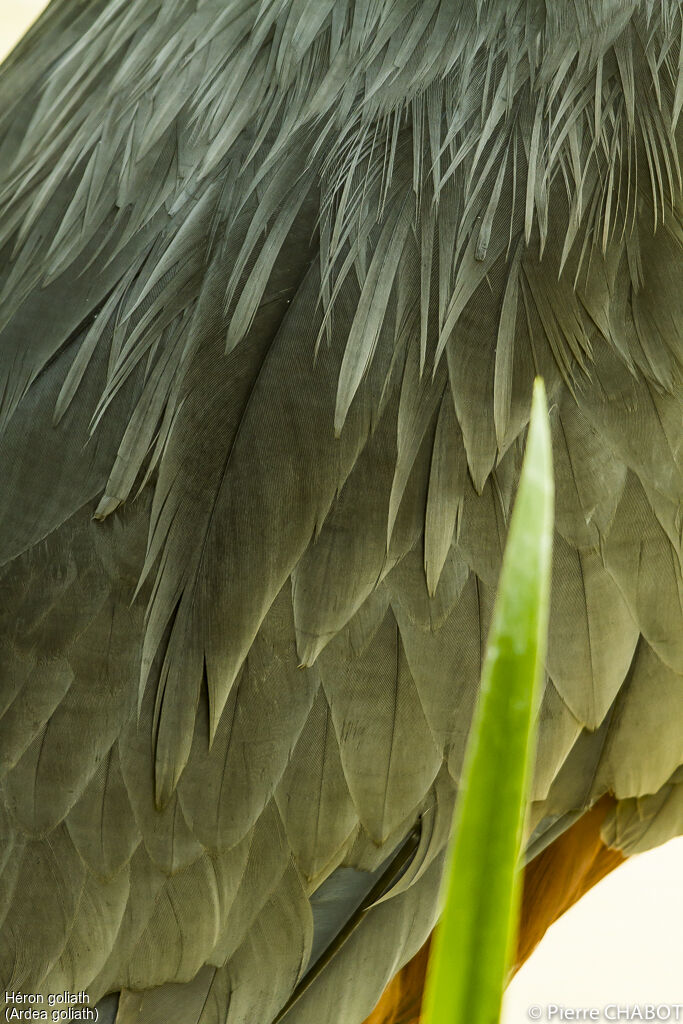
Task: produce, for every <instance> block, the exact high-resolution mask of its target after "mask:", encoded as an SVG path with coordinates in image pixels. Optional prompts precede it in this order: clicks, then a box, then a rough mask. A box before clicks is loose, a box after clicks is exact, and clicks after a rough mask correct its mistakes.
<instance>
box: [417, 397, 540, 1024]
mask: <svg viewBox="0 0 683 1024" xmlns="http://www.w3.org/2000/svg"><path fill="white" fill-rule="evenodd" d="M553 499H554V489H553V476H552V454H551V442H550V426H549V422H548V413H547V407H546V400H545V390H544V387H543V383H542V381H540V380H537V381H536V383H535V385H534V397H533V404H532V415H531V422H530V426H529V434H528V439H527V447H526V454H525V458H524V465H523V468H522V474H521V478H520V484H519V490H518V493H517V499H516V501H515V508H514V511H513V515H512V519H511V522H510V531H509V536H508V543H507V545H506V550H505V557H504V560H503V567H502V570H501V576H500V581H499V586H498V595H497V598H496V606H495V609H494V615H493V621H492V624H491V631H490V635H489V643H488V648H487V654H486V659H485V663H484V669H483V674H482V685H481V695H480V699H479V705H478V708H477V712H476V715H475V720H474V723H473V726H472V731H471V735H470V740H469V743H468V749H467V756H466V759H465V766H464V770H463V779H462V782H461V791H460V797H459V800H458V806H457V808H456V814H455V823H454V833H453V842H452V849H451V856H450V865H449V867H448V868H447V896H446V906H445V910H444V914H443V918H442V921H441V923H440V925H439V927H438V929H437V932H436V936H435V941H434V946H433V951H432V956H431V958H430V964H429V974H428V978H427V987H426V992H425V1002H424V1017H423V1019H424V1020H425V1022H426V1024H495V1022H497V1021H498V1019H499V1016H500V1005H501V1000H502V992H503V987H504V984H505V978H506V974H507V970H508V963H509V957H510V954H511V951H512V944H513V941H514V938H515V934H516V925H517V917H518V906H519V892H518V889H519V869H518V864H519V857H520V852H521V842H522V831H523V823H524V813H525V807H526V793H527V788H528V782H529V776H530V770H531V762H532V754H533V750H534V746H535V718H536V711H537V708H538V702H539V695H540V679H541V675H542V669H543V663H544V660H545V649H546V642H547V632H548V614H549V604H550V569H551V556H552V536H553Z"/></svg>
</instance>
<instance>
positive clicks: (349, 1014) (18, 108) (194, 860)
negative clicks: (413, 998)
mask: <svg viewBox="0 0 683 1024" xmlns="http://www.w3.org/2000/svg"><path fill="white" fill-rule="evenodd" d="M682 31H683V10H682V6H681V3H680V0H661V2H658V3H653V2H651V0H629V2H626V3H624V2H623V0H620V2H616V0H603V2H600V3H594V2H593V3H588V2H587V0H575V2H573V3H571V4H564V3H561V4H557V3H549V2H548V3H545V2H543V0H514V2H507V3H505V2H502V0H476V2H472V3H453V2H445V0H419V2H418V0H88V2H86V0H76V2H74V0H53V2H52V3H51V4H50V5H49V7H48V9H47V10H46V12H45V13H44V14H43V16H42V17H41V18H40V19H39V20H38V21H37V22H36V24H35V25H34V26H33V27H32V29H31V30H30V31H29V33H28V34H27V36H26V37H25V39H24V40H23V41H22V42H21V43H20V44H19V46H18V47H17V48H16V50H15V51H14V53H13V54H12V55H11V56H10V57H9V58H8V60H7V61H6V62H5V64H4V65H3V66H2V68H0V461H1V462H2V467H3V468H2V474H3V476H2V479H3V487H2V489H1V490H0V589H1V595H2V598H1V600H0V619H1V620H2V627H1V628H2V632H1V635H0V834H1V835H2V846H1V849H0V893H1V897H0V979H1V984H2V991H12V990H20V991H26V992H45V993H47V992H54V991H61V990H64V989H69V990H72V991H74V992H78V991H80V990H86V991H87V992H88V994H89V995H90V997H91V999H92V1000H93V1001H96V1000H97V999H100V998H101V997H102V996H105V995H107V994H112V993H121V996H120V999H119V1003H118V1010H117V1016H116V1024H131V1022H133V1021H135V1022H137V1024H155V1022H156V1021H159V1024H161V1022H162V1021H163V1022H164V1024H176V1022H177V1024H195V1022H196V1024H247V1022H248V1024H271V1022H272V1021H273V1020H274V1019H275V1018H276V1017H277V1016H278V1014H279V1013H280V1012H281V1010H282V1008H283V1007H284V1006H285V1005H286V1004H287V1002H288V1000H289V999H290V996H291V994H292V992H293V991H294V990H295V989H297V986H299V985H300V983H301V980H302V978H303V977H304V976H305V975H306V972H307V971H309V969H312V968H313V967H314V966H315V965H312V964H311V963H310V961H311V950H312V949H316V950H317V949H318V946H319V943H318V942H317V940H316V935H318V936H319V934H320V919H319V916H318V918H316V913H317V911H316V900H315V899H312V898H311V897H313V896H314V894H315V893H316V891H318V890H319V889H320V887H321V886H322V885H323V883H325V882H326V881H327V880H328V879H332V882H331V883H330V884H331V885H332V886H333V888H334V887H335V886H336V888H335V891H338V899H339V900H341V901H342V902H343V899H344V895H345V894H344V888H343V886H342V885H341V884H340V883H339V884H338V882H339V879H340V878H347V877H351V876H350V875H347V874H345V872H348V871H349V870H350V869H353V871H355V872H356V873H358V872H367V873H371V872H375V871H376V870H377V869H378V868H379V866H380V865H381V864H383V863H384V862H385V861H387V858H389V857H390V855H391V854H392V852H393V851H394V850H396V849H397V848H398V847H400V845H401V844H402V843H403V842H404V841H405V839H406V837H407V836H409V835H412V834H413V833H414V830H415V829H416V827H418V826H419V842H418V844H417V849H416V852H415V854H414V857H413V860H412V862H411V864H410V866H409V867H408V869H407V870H405V871H404V873H402V874H401V877H400V878H398V877H397V878H396V879H393V882H392V880H391V879H389V880H388V881H387V888H388V891H387V892H385V895H384V896H383V898H382V899H381V900H380V901H379V902H377V903H375V904H374V905H373V906H371V907H370V906H363V907H362V914H361V915H360V916H359V918H358V926H357V927H355V926H354V927H353V928H352V929H349V934H348V937H347V938H346V941H344V942H343V943H342V944H340V945H339V948H336V949H335V950H334V951H333V954H332V953H330V955H328V956H327V959H325V958H324V956H323V966H322V967H321V965H320V964H319V965H318V969H317V971H316V974H315V978H314V980H313V981H312V982H311V983H310V984H309V985H308V986H307V987H306V989H305V991H304V992H303V994H302V995H301V998H299V999H297V1001H296V1003H294V1004H293V1005H292V1006H291V1009H289V1010H288V1012H287V1013H286V1015H285V1017H284V1018H283V1020H284V1021H285V1022H286V1024H308V1022H310V1024H321V1022H325V1021H333V1020H343V1021H345V1022H348V1024H359V1022H361V1021H363V1019H364V1018H365V1017H366V1016H367V1015H368V1014H369V1013H370V1012H371V1011H372V1009H373V1007H374V1006H375V1004H376V1003H377V1001H378V999H379V997H380V995H381V992H382V990H383V989H384V987H385V985H386V984H387V983H388V982H389V981H390V980H391V978H392V977H393V976H394V975H395V974H396V972H397V971H398V970H399V969H400V968H401V967H402V966H403V965H404V964H406V963H407V962H408V961H410V960H411V958H412V957H413V955H414V954H415V953H416V952H417V951H418V950H419V949H420V948H421V947H422V946H423V944H424V942H425V939H426V938H427V936H428V935H429V933H430V931H431V929H432V927H433V925H434V922H435V920H436V917H437V915H438V894H439V882H440V877H441V866H442V859H443V852H444V849H445V845H446V841H447V836H448V829H449V825H450V820H451V812H452V807H453V804H454V800H455V795H456V792H457V785H458V780H459V775H460V770H461V765H462V758H463V752H464V747H465V743H466V739H467V733H468V730H469V724H470V719H471V715H472V711H473V707H474V703H475V700H476V696H477V691H478V684H479V677H480V671H481V664H482V657H483V652H484V649H485V645H486V636H487V631H488V625H489V621H490V616H491V610H492V605H493V598H494V595H495V588H496V583H497V579H498V573H499V570H500V564H501V558H502V551H503V547H504V544H505V538H506V534H507V523H508V518H509V513H510V509H511V506H512V502H513V500H514V495H515V490H516V486H517V480H518V476H519V470H520V465H521V453H522V450H523V446H524V440H525V436H526V427H527V423H528V416H529V408H530V400H531V388H532V384H533V379H534V377H535V376H536V375H537V374H541V375H542V376H543V377H544V378H545V382H546V388H547V391H548V395H549V398H550V404H551V428H552V435H553V456H554V464H555V473H556V493H557V502H556V504H557V518H556V537H555V552H556V556H555V565H554V576H553V589H552V607H551V619H550V640H549V651H548V659H547V665H546V686H545V692H544V697H543V703H542V706H541V709H540V730H539V747H538V754H537V763H536V771H535V776H534V782H533V792H532V798H533V803H532V807H531V815H530V824H529V842H530V846H529V849H530V850H531V849H534V850H535V849H536V847H537V844H538V843H541V844H543V843H545V842H546V841H549V839H550V837H554V836H555V835H557V834H558V833H561V832H562V831H563V830H564V829H565V828H566V827H567V826H568V825H569V824H570V823H571V822H572V821H574V820H576V818H577V817H580V816H581V815H582V814H583V813H584V812H589V809H590V808H591V807H592V806H593V805H594V804H595V803H596V802H597V801H599V800H600V798H602V797H603V796H604V795H605V794H606V793H611V794H613V795H614V798H615V803H614V806H613V807H612V810H611V811H610V813H609V815H608V817H607V819H606V820H605V824H604V827H603V837H604V840H605V841H606V842H607V843H608V844H609V845H610V846H611V847H614V848H618V849H621V850H623V851H624V852H625V853H629V852H632V851H636V850H638V849H642V848H643V847H644V846H645V845H647V844H648V843H650V842H654V841H656V842H663V841H665V840H666V839H667V838H668V837H670V836H672V835H675V834H677V833H679V832H680V831H683V805H682V804H681V800H680V799H679V797H680V793H681V792H683V787H681V786H680V784H679V783H680V781H681V780H680V778H679V776H680V772H681V767H680V766H681V764H682V762H683V746H682V744H683V729H682V728H681V725H682V724H683V681H682V678H681V673H682V672H683V640H682V638H683V629H682V628H681V627H682V626H683V582H682V578H681V553H682V550H681V549H682V530H683V517H682V515H681V496H682V494H683V488H682V486H681V483H682V465H681V463H682V451H681V439H682V436H683V435H682V432H681V413H682V411H683V403H682V397H681V383H682V378H683V373H682V366H683V351H682V346H681V337H682V330H681V328H682V326H683V299H682V295H683V291H682V290H681V287H680V270H681V250H682V247H683V196H682V192H681V175H680V164H679V160H680V152H681V137H680V131H681V129H680V119H679V114H680V110H681V106H682V105H683V64H681V34H682ZM600 806H602V805H600ZM588 820H589V821H590V822H593V821H594V819H593V818H591V819H588ZM591 841H592V840H591ZM614 856H617V854H614ZM337 869H342V873H341V874H337V875H335V872H336V871H337ZM351 888H353V890H354V893H355V892H356V889H357V886H356V885H355V883H354V886H353V887H350V889H349V895H348V899H349V904H348V915H347V917H348V918H349V919H350V918H353V915H354V914H355V912H356V908H357V898H356V896H353V900H352V896H351ZM565 889H566V887H565ZM560 895H561V897H562V899H565V898H568V891H564V889H563V892H562V894H560ZM544 899H545V900H546V903H548V905H549V904H550V903H553V905H554V897H552V894H551V893H550V892H549V893H548V895H547V897H539V901H540V903H541V904H542V903H543V900H544ZM558 900H560V896H558ZM560 902H561V900H560ZM354 920H355V919H354ZM317 955H318V954H317V953H316V956H317ZM297 991H298V989H297Z"/></svg>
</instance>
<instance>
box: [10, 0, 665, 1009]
mask: <svg viewBox="0 0 683 1024" xmlns="http://www.w3.org/2000/svg"><path fill="white" fill-rule="evenodd" d="M45 6H47V5H46V3H45V2H44V0H0V60H1V59H2V58H3V57H4V56H5V54H7V53H8V52H9V50H10V49H11V48H12V46H13V45H14V42H15V41H16V40H17V39H18V38H19V37H20V36H21V34H22V33H23V32H24V31H25V30H26V28H27V27H28V26H29V24H30V23H31V21H33V19H34V18H35V17H36V16H37V15H38V14H39V13H40V11H41V10H42V9H43V8H44V7H45ZM676 1002H678V1003H683V839H676V840H674V841H673V842H671V843H668V844H667V845H666V846H665V847H662V848H660V849H658V850H654V851H652V852H650V853H647V854H642V855H641V856H640V857H635V858H633V859H632V860H631V861H629V862H628V863H626V864H625V865H624V866H623V867H621V868H619V869H618V870H617V871H616V872H615V873H614V874H612V875H610V876H609V877H608V878H606V879H605V880H604V881H603V882H601V883H600V884H599V885H598V886H596V887H595V889H593V890H592V892H590V893H589V894H588V895H587V896H586V897H585V898H584V899H583V900H581V902H580V903H579V904H578V905H577V906H575V907H573V908H572V909H571V910H570V911H569V912H568V913H567V914H565V915H564V917H563V918H561V920H560V921H558V922H557V924H555V925H553V927H552V928H551V929H550V931H549V932H548V934H547V935H546V937H545V939H544V940H543V942H542V943H541V945H540V946H539V948H538V949H537V951H536V952H535V953H534V955H533V956H532V957H531V959H530V960H529V962H528V963H527V964H526V965H525V967H523V968H522V970H521V971H520V972H519V974H518V975H517V977H516V978H515V980H514V981H513V982H512V984H511V986H510V988H509V989H508V993H507V997H506V1004H505V1011H504V1014H503V1024H523V1022H524V1021H527V1020H528V1019H529V1017H528V1013H527V1011H528V1008H529V1007H530V1006H541V1007H547V1006H548V1004H556V1005H558V1006H564V1007H566V1008H578V1007H598V1008H602V1007H605V1006H606V1005H608V1004H610V1003H617V1004H619V1005H620V1006H626V1005H629V1004H639V1003H654V1004H666V1003H676ZM610 1013H612V1014H613V1013H614V1011H612V1010H611V1011H610ZM541 1019H542V1020H544V1019H546V1015H545V1012H544V1014H543V1017H542V1018H541ZM557 1019H558V1017H557V1015H556V1016H555V1017H554V1020H557ZM622 1019H623V1017H622ZM671 1019H672V1020H675V1019H676V1017H675V1015H674V1013H673V1012H672V1015H671ZM680 1020H681V1021H683V1013H682V1014H681V1016H680Z"/></svg>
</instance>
